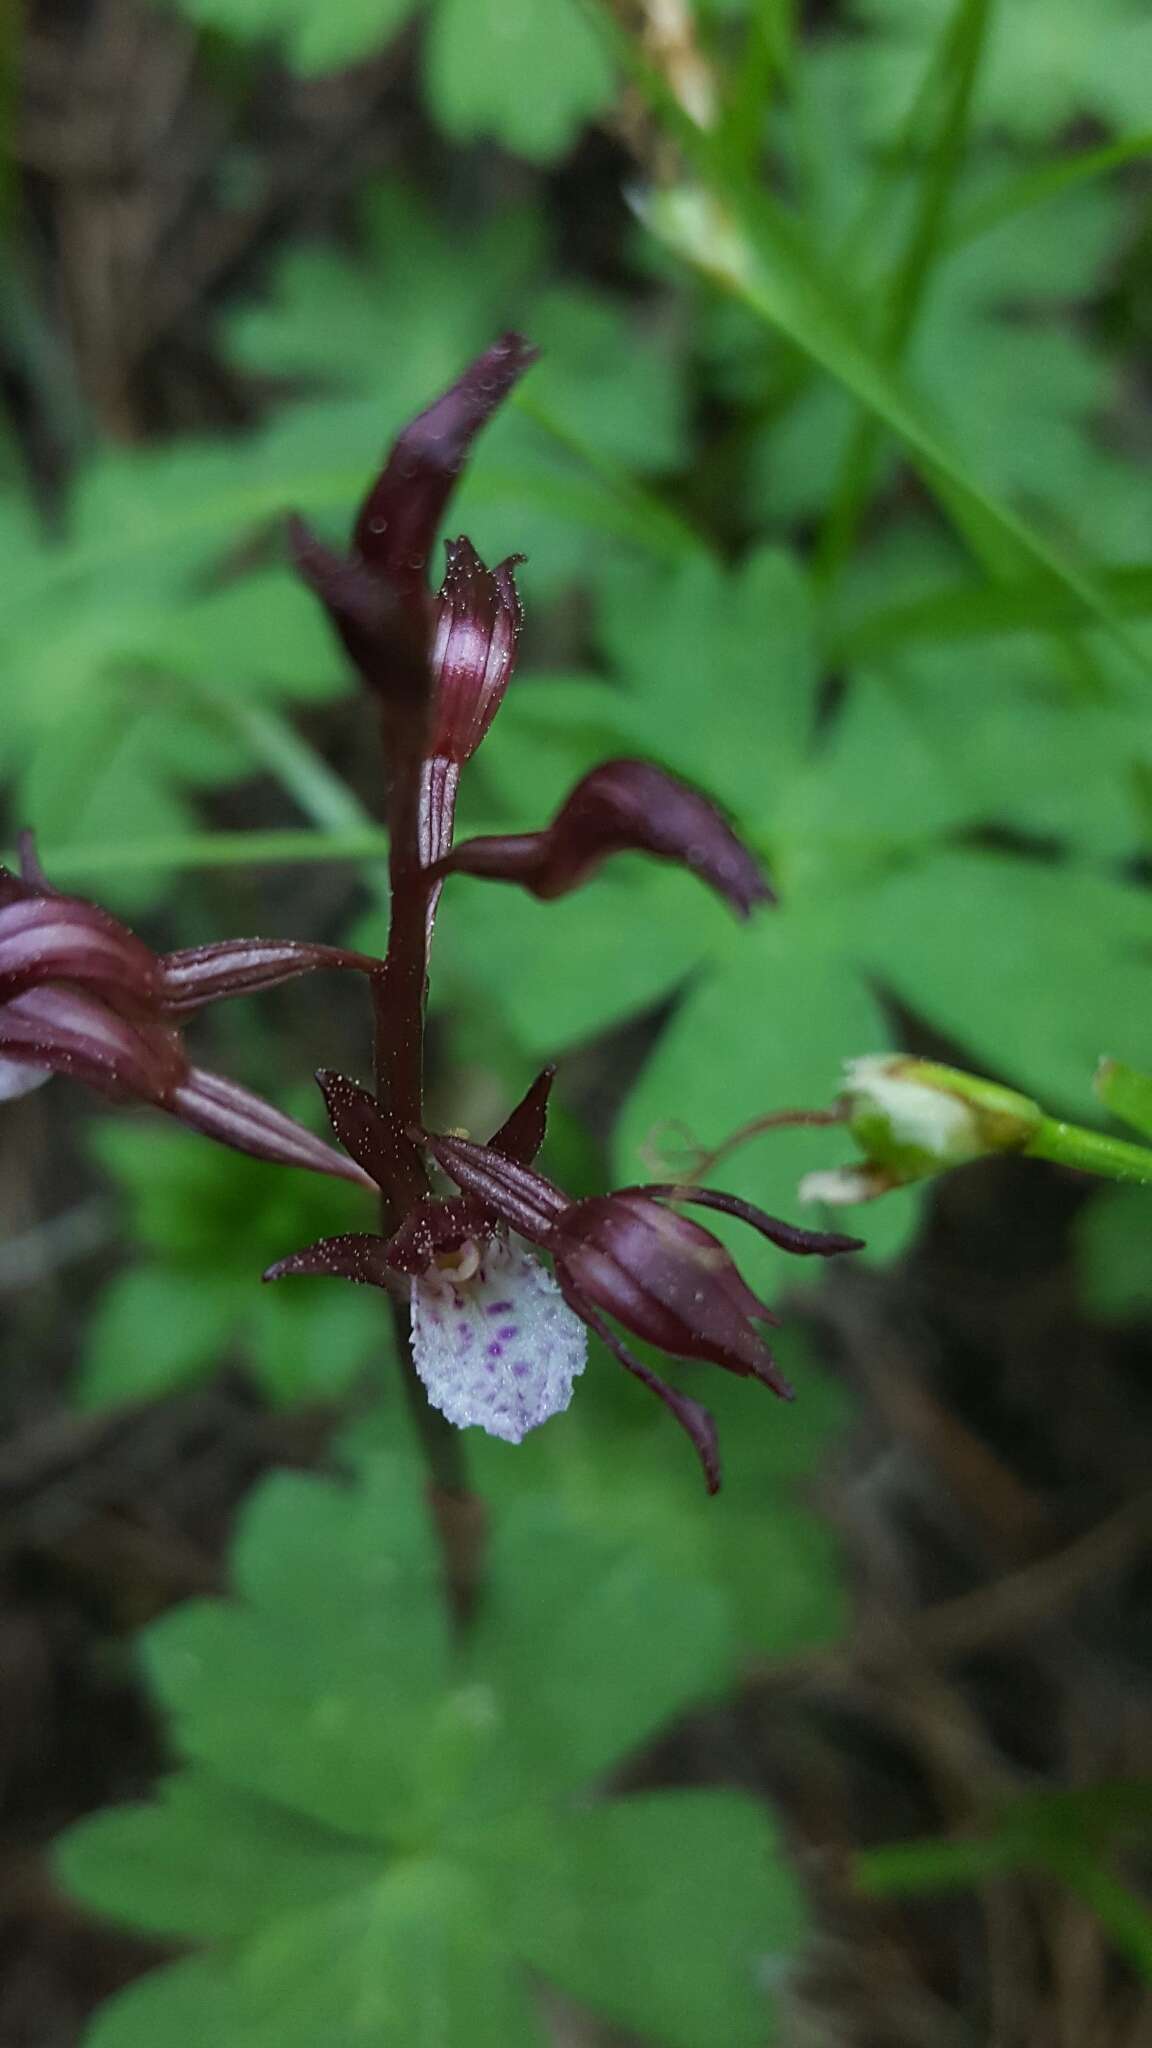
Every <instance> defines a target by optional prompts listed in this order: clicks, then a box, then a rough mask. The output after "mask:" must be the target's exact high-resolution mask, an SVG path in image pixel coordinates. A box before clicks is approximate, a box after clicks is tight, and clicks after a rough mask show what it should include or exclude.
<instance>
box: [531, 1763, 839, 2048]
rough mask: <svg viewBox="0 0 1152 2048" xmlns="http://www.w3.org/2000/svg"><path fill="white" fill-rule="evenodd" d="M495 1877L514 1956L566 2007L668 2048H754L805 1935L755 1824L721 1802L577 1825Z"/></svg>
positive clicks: (763, 1822)
mask: <svg viewBox="0 0 1152 2048" xmlns="http://www.w3.org/2000/svg"><path fill="white" fill-rule="evenodd" d="M548 1851H549V1852H550V1853H548V1854H547V1855H546V1859H545V1861H544V1863H543V1866H542V1867H541V1866H536V1865H534V1866H531V1867H526V1866H525V1863H524V1862H521V1863H520V1865H519V1867H518V1868H516V1867H513V1869H512V1870H510V1871H509V1872H508V1874H507V1876H508V1881H509V1883H510V1887H511V1890H512V1896H513V1900H514V1904H513V1907H512V1913H513V1919H514V1925H515V1929H516V1935H517V1938H518V1945H519V1946H520V1949H521V1952H522V1953H523V1954H524V1956H525V1958H526V1960H527V1961H528V1962H529V1963H530V1964H531V1965H532V1966H533V1967H534V1968H535V1969H538V1970H539V1971H541V1972H542V1974H543V1975H545V1976H546V1977H547V1978H548V1979H549V1980H550V1981H551V1982H552V1983H554V1984H557V1985H559V1986H560V1988H561V1989H562V1990H563V1991H566V1992H567V1993H568V1994H569V1995H570V1996H571V1997H574V1998H577V1999H579V2000H580V2001H581V2002H582V2003H583V2004H585V2005H587V2006H589V2007H591V2008H592V2010H593V2011H595V2012H599V2013H602V2014H604V2015H605V2016H606V2017H607V2018H608V2019H610V2020H611V2021H613V2022H614V2023H615V2024H616V2025H618V2026H623V2027H627V2028H629V2029H633V2030H635V2031H636V2032H638V2033H640V2034H642V2035H643V2036H644V2038H645V2039H646V2040H647V2039H651V2040H653V2041H659V2042H662V2043H666V2044H667V2048H759V2044H760V2043H762V2042H764V2040H765V2039H766V2035H767V2031H768V2025H769V2012H768V2009H767V2005H768V2001H767V1999H766V1996H765V1993H766V1990H767V1987H768V1986H770V1985H772V1984H773V1983H774V1982H776V1981H778V1980H779V1978H780V1977H781V1975H783V1973H784V1972H785V1971H786V1970H787V1969H788V1967H789V1965H790V1962H791V1959H792V1956H793V1954H794V1952H795V1949H796V1947H797V1945H798V1943H799V1940H800V1938H801V1936H802V1933H803V1927H804V1918H805V1916H804V1912H803V1907H802V1903H801V1898H800V1893H799V1887H798V1885H797V1884H796V1881H795V1879H794V1878H793V1877H792V1875H791V1873H790V1872H789V1871H788V1869H787V1867H786V1865H785V1864H784V1863H783V1861H782V1859H781V1857H780V1855H779V1851H778V1848H777V1845H776V1842H775V1841H774V1839H773V1835H772V1833H771V1831H770V1829H769V1826H768V1823H767V1819H766V1817H765V1816H763V1815H762V1814H760V1813H758V1812H757V1811H756V1809H755V1808H754V1807H753V1806H752V1804H751V1802H750V1801H748V1800H746V1799H742V1798H739V1797H737V1796H736V1795H734V1794H732V1793H725V1792H681V1793H673V1794H664V1795H662V1796H661V1795H657V1796H654V1797H652V1796H647V1797H635V1796H634V1797H632V1798H629V1799H624V1800H619V1801H616V1802H615V1803H614V1804H612V1805H610V1806H602V1807H600V1808H597V1809H594V1810H592V1811H590V1812H586V1813H581V1814H579V1815H577V1816H576V1817H575V1818H574V1820H573V1822H572V1823H571V1824H570V1825H569V1827H568V1828H567V1829H566V1830H565V1832H564V1833H563V1834H562V1835H561V1836H559V1837H558V1838H555V1839H554V1841H553V1842H552V1843H550V1844H549V1845H548Z"/></svg>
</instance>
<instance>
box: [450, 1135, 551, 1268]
mask: <svg viewBox="0 0 1152 2048" xmlns="http://www.w3.org/2000/svg"><path fill="white" fill-rule="evenodd" d="M423 1142H424V1144H425V1145H426V1146H427V1149H428V1151H429V1152H430V1153H431V1154H432V1157H433V1159H434V1160H435V1161H436V1164H437V1166H440V1167H442V1168H443V1170H444V1172H445V1173H446V1174H447V1175H448V1178H449V1180H454V1181H455V1183H456V1185H457V1187H458V1188H462V1189H463V1191H464V1193H465V1194H466V1195H475V1197H476V1199H477V1201H479V1202H483V1203H484V1205H485V1207H486V1208H489V1209H491V1210H493V1211H494V1213H495V1214H496V1215H497V1216H499V1217H501V1218H502V1220H503V1221H504V1222H505V1223H509V1224H511V1226H512V1229H513V1230H516V1231H519V1233H520V1236H521V1237H526V1238H528V1240H529V1241H530V1243H532V1244H544V1243H545V1242H549V1241H550V1240H551V1236H552V1233H553V1230H554V1227H555V1225H556V1223H557V1221H558V1220H559V1219H560V1218H561V1217H562V1216H564V1215H565V1214H566V1213H567V1211H568V1207H569V1204H568V1198H567V1196H566V1195H563V1194H561V1192H560V1190H559V1188H557V1187H554V1186H553V1185H552V1182H551V1181H550V1180H545V1178H544V1176H543V1174H540V1173H533V1172H532V1170H531V1168H530V1167H528V1166H522V1165H521V1164H520V1163H519V1161H517V1160H515V1159H509V1158H507V1157H506V1156H505V1155H504V1154H503V1153H502V1152H498V1151H496V1150H495V1149H494V1148H493V1147H492V1146H491V1145H474V1144H473V1143H472V1141H471V1139H468V1138H439V1137H425V1139H424V1141H423Z"/></svg>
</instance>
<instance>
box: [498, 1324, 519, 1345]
mask: <svg viewBox="0 0 1152 2048" xmlns="http://www.w3.org/2000/svg"><path fill="white" fill-rule="evenodd" d="M496 1335H497V1336H498V1337H499V1338H500V1339H501V1341H502V1342H503V1343H505V1344H510V1343H511V1342H512V1339H513V1337H514V1336H515V1335H516V1325H515V1323H505V1325H504V1327H503V1329H502V1330H497V1332H496Z"/></svg>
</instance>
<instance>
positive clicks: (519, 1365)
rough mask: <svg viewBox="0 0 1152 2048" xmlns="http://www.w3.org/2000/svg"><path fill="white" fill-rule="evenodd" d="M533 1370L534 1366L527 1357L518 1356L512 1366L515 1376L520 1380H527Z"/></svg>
mask: <svg viewBox="0 0 1152 2048" xmlns="http://www.w3.org/2000/svg"><path fill="white" fill-rule="evenodd" d="M531 1370H532V1367H531V1366H530V1365H529V1363H528V1360H527V1359H526V1358H518V1359H517V1360H516V1363H515V1365H514V1366H513V1367H512V1372H513V1376H514V1378H516V1379H518V1380H526V1379H527V1377H528V1375H529V1373H530V1372H531Z"/></svg>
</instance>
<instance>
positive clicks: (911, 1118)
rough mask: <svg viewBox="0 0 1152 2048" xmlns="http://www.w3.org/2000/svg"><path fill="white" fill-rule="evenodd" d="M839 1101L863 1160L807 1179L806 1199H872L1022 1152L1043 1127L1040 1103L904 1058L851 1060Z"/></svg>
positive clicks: (974, 1078) (956, 1071)
mask: <svg viewBox="0 0 1152 2048" xmlns="http://www.w3.org/2000/svg"><path fill="white" fill-rule="evenodd" d="M840 1100H841V1105H842V1107H843V1109H844V1112H845V1114H844V1121H845V1123H846V1124H847V1127H848V1129H849V1130H850V1131H851V1133H852V1136H853V1137H854V1139H855V1140H856V1143H857V1145H858V1146H859V1148H860V1151H861V1153H862V1155H863V1157H862V1159H861V1160H860V1161H859V1162H858V1163H856V1164H853V1165H849V1166H845V1167H840V1168H833V1169H832V1170H830V1171H828V1172H819V1173H810V1174H808V1175H807V1176H806V1178H805V1179H804V1180H803V1181H802V1183H801V1187H800V1194H801V1197H802V1199H803V1200H804V1201H812V1202H814V1201H823V1202H829V1203H832V1204H838V1203H851V1202H867V1201H872V1200H874V1199H875V1197H876V1196H877V1195H883V1194H887V1193H888V1192H889V1191H890V1190H891V1189H892V1188H897V1187H903V1186H905V1185H906V1184H907V1183H908V1182H910V1181H917V1180H925V1179H927V1178H928V1177H929V1176H930V1175H932V1174H935V1173H942V1172H944V1171H945V1170H946V1169H947V1168H948V1167H951V1166H962V1165H964V1164H965V1163H966V1162H967V1161H969V1160H972V1159H983V1158H986V1157H987V1156H988V1155H989V1154H990V1153H994V1152H1021V1151H1023V1150H1025V1149H1026V1147H1027V1146H1028V1144H1029V1142H1030V1140H1031V1139H1032V1138H1033V1137H1034V1136H1035V1135H1036V1132H1037V1131H1038V1130H1039V1128H1040V1125H1041V1123H1042V1121H1043V1112H1042V1111H1041V1109H1040V1107H1039V1105H1038V1104H1037V1103H1035V1102H1032V1101H1030V1100H1029V1098H1028V1097H1027V1096H1026V1095H1019V1094H1017V1092H1016V1090H1015V1089H1013V1088H1003V1087H1001V1086H1000V1084H999V1083H998V1082H995V1081H986V1080H984V1079H983V1078H982V1077H981V1076H979V1075H975V1074H965V1073H962V1072H961V1071H960V1070H959V1069H958V1068H956V1067H945V1066H938V1065H937V1064H936V1063H935V1062H933V1061H931V1060H918V1059H912V1058H910V1057H908V1056H906V1055H904V1054H900V1053H879V1054H870V1055H868V1056H867V1057H865V1058H861V1059H855V1060H849V1061H848V1062H847V1064H846V1067H845V1087H844V1089H843V1090H842V1093H841V1098H840Z"/></svg>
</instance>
